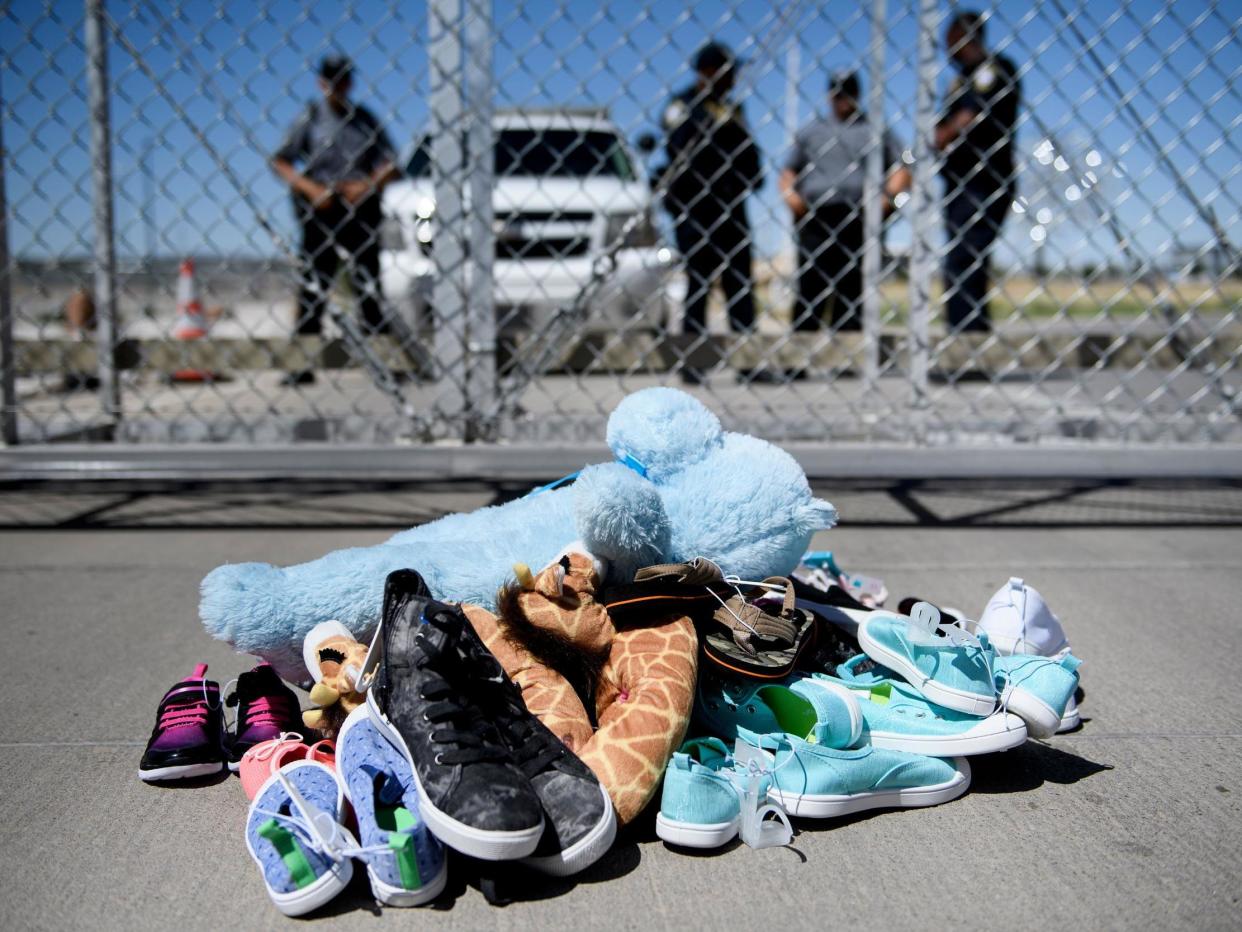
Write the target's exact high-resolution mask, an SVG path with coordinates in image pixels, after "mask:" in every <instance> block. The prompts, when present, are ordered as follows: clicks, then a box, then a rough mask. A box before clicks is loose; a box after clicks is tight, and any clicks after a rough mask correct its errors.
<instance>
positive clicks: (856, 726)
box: [139, 545, 1080, 916]
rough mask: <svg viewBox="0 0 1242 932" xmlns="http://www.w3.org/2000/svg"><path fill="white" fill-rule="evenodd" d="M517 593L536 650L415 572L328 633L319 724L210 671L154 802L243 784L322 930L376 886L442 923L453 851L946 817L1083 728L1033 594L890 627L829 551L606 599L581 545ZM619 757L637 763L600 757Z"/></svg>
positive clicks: (1016, 591)
mask: <svg viewBox="0 0 1242 932" xmlns="http://www.w3.org/2000/svg"><path fill="white" fill-rule="evenodd" d="M579 549H581V548H579ZM515 572H516V575H517V577H518V580H519V582H518V584H517V585H516V586H515V587H514V589H513V592H512V593H511V594H512V598H508V599H506V598H502V599H501V602H503V603H504V604H505V605H507V606H508V609H507V611H509V613H510V615H512V614H514V613H516V614H517V615H518V616H521V617H519V619H518V620H519V621H521V622H522V624H523V625H526V627H521V626H518V627H516V628H515V627H513V626H512V622H513V618H511V617H510V618H504V617H499V616H493V615H491V614H489V613H486V612H483V611H481V610H480V609H478V607H477V606H470V605H464V606H463V605H458V604H452V603H445V602H441V601H437V600H435V599H433V598H431V596H430V594H429V592H428V590H427V587H426V586H425V584H424V582H423V579H422V577H421V576H419V574H418V573H417V572H415V571H413V570H399V571H397V572H393V573H391V574H390V575H388V577H387V579H386V583H385V587H384V597H383V606H382V618H381V622H380V625H379V628H378V630H377V632H376V634H375V637H374V639H373V640H372V641H371V643H370V644H369V645H365V644H361V643H359V642H357V641H356V640H354V638H353V635H352V634H351V632H350V631H349V630H348V628H346V627H345V626H344V625H342V624H340V623H339V622H336V621H325V622H324V623H322V624H320V625H318V626H317V627H316V628H315V629H314V630H312V631H311V633H310V634H308V635H307V637H306V640H305V644H304V651H303V655H304V660H305V663H306V667H307V673H308V675H309V678H310V680H311V681H313V683H314V686H313V688H312V689H311V691H310V698H311V702H312V704H313V705H314V706H315V708H312V709H309V710H307V711H305V712H303V711H302V710H301V708H300V703H299V700H298V697H297V696H296V694H295V693H294V692H293V691H292V690H291V689H290V688H289V687H288V686H286V685H285V684H284V683H283V682H282V681H281V679H280V678H279V677H278V676H277V675H276V673H275V671H274V670H273V668H272V667H271V666H269V665H267V664H260V665H259V666H257V667H255V668H254V669H253V670H251V671H249V672H247V673H243V674H242V675H241V676H239V677H238V678H237V680H236V684H235V689H234V688H231V687H232V686H233V684H229V686H226V687H225V688H224V689H221V687H220V686H219V684H218V683H216V682H213V681H210V680H208V679H207V675H206V674H207V668H206V665H205V664H200V665H199V666H198V667H197V668H196V669H195V670H194V672H193V674H192V675H191V676H189V677H187V678H186V679H184V680H182V681H181V682H179V683H177V684H176V685H175V686H174V687H173V688H172V689H170V690H169V691H168V692H167V693H166V694H165V696H164V698H163V699H162V701H161V702H160V705H159V709H158V712H157V721H156V726H155V729H154V731H153V733H152V735H151V739H150V741H149V743H148V745H147V748H146V751H145V753H144V754H143V757H142V762H141V765H140V770H139V776H140V778H141V779H142V780H144V781H147V782H167V781H185V780H202V779H204V778H211V777H218V776H220V775H223V774H225V773H226V772H227V771H233V772H235V773H238V774H239V776H240V782H241V786H242V789H243V791H244V793H245V795H246V797H247V799H249V800H250V803H249V810H248V813H247V817H246V820H245V830H244V837H245V844H246V848H247V850H248V851H249V853H250V856H251V858H252V859H253V860H254V863H255V864H256V866H257V868H258V870H259V873H260V875H261V877H262V880H263V883H264V885H265V887H266V889H267V892H268V895H269V897H270V898H271V900H272V902H273V903H274V904H275V905H276V907H277V908H278V909H279V910H280V911H281V912H283V913H285V914H286V915H290V916H298V915H304V914H306V913H308V912H311V911H312V910H315V909H317V908H319V907H320V906H322V905H324V904H326V903H327V902H329V901H330V900H332V899H333V898H334V897H336V896H337V895H338V894H340V893H341V892H342V891H343V890H344V889H345V888H346V887H347V886H348V885H349V883H350V881H351V878H352V876H353V872H354V869H355V867H356V866H358V865H363V866H365V868H366V872H367V878H368V880H369V882H370V886H371V890H372V892H373V894H374V896H375V899H376V900H377V902H379V903H382V904H385V905H390V906H417V905H421V904H426V903H429V902H431V901H432V900H434V899H435V898H436V897H437V896H439V894H440V893H441V891H442V890H443V889H444V887H445V883H446V877H447V871H448V866H447V865H448V858H447V854H448V849H452V850H453V851H456V852H457V853H458V854H459V855H460V856H464V857H466V858H473V859H478V860H480V861H484V862H517V863H520V864H522V865H525V866H526V867H529V868H532V869H534V870H536V871H539V872H542V873H544V874H548V875H553V876H568V875H572V874H576V873H578V872H580V871H582V870H584V869H586V868H587V867H589V866H590V865H592V864H594V863H595V862H596V861H598V860H599V859H600V858H601V857H602V856H603V855H604V854H606V853H607V851H608V850H609V849H610V847H611V846H612V844H613V841H614V838H615V836H616V833H617V830H618V825H619V824H624V823H626V822H627V821H629V820H631V819H632V818H633V817H634V816H635V815H636V814H637V812H638V811H640V810H641V809H642V808H643V807H644V806H646V804H647V803H648V802H649V801H651V800H652V799H653V798H654V796H656V795H658V796H659V798H660V801H659V806H658V814H657V815H656V819H655V825H656V833H657V835H658V836H659V837H660V838H661V839H663V840H664V841H665V842H667V843H668V844H670V845H673V846H677V847H686V848H698V849H703V848H716V847H720V846H723V845H725V844H727V843H729V842H730V841H731V840H732V839H734V838H735V837H738V836H740V837H741V839H742V841H743V842H745V843H746V844H747V845H750V846H751V847H755V848H762V847H768V846H772V845H782V844H787V843H788V842H789V840H790V838H791V837H792V834H793V827H792V823H791V822H790V817H794V818H799V819H812V820H819V819H832V818H838V817H841V816H846V815H850V814H852V813H856V812H860V811H863V810H868V809H876V808H903V807H920V806H932V805H938V804H940V803H945V802H948V801H950V800H953V799H956V798H957V797H959V796H961V795H962V794H963V793H965V792H966V790H967V789H968V788H969V786H970V779H971V771H970V766H969V763H968V760H967V759H968V758H970V757H972V756H975V755H980V754H991V753H995V752H999V751H1005V750H1007V749H1010V748H1013V747H1016V746H1018V745H1020V744H1022V743H1023V742H1024V741H1026V740H1027V738H1028V736H1033V737H1046V736H1049V735H1052V734H1054V733H1055V732H1057V731H1063V730H1066V729H1069V728H1073V727H1076V726H1077V725H1078V724H1079V722H1080V717H1079V713H1078V710H1077V705H1076V702H1075V693H1076V691H1077V689H1078V667H1079V661H1078V660H1077V658H1075V657H1074V656H1073V654H1071V653H1070V650H1069V644H1068V641H1067V640H1066V638H1065V634H1064V631H1063V629H1062V627H1061V624H1060V621H1059V620H1058V619H1057V618H1056V616H1055V615H1054V614H1052V612H1051V610H1050V609H1049V608H1048V606H1047V605H1046V603H1045V602H1044V600H1043V599H1042V597H1041V596H1040V595H1039V593H1038V592H1036V591H1035V590H1034V589H1033V588H1031V587H1030V586H1027V585H1026V584H1025V583H1024V582H1023V581H1022V580H1020V579H1011V580H1010V581H1009V582H1008V583H1007V584H1006V585H1005V586H1003V587H1002V588H1001V589H1000V590H999V591H998V592H997V593H996V595H995V596H994V597H993V598H992V600H991V601H990V602H989V603H988V605H987V608H986V609H985V611H984V612H983V613H982V615H981V616H980V618H979V620H978V621H977V622H976V621H972V620H969V619H967V618H966V617H965V616H964V615H963V613H961V612H958V611H956V610H953V609H951V608H944V609H941V608H938V607H937V606H936V605H934V604H932V603H930V602H928V601H925V600H920V599H910V600H906V601H903V602H902V604H901V608H902V609H903V611H901V612H897V613H894V612H889V611H885V610H883V608H882V606H883V604H884V602H885V600H886V599H887V597H888V592H887V589H886V588H885V586H884V584H883V582H882V581H880V580H878V579H876V578H874V577H867V576H862V575H860V574H848V573H845V572H843V571H842V570H841V569H840V567H839V566H838V565H837V562H836V560H835V558H834V557H833V555H832V554H831V553H827V554H825V553H822V552H821V553H811V554H807V555H806V558H805V559H804V563H803V564H802V565H801V566H799V567H798V569H797V570H796V571H795V572H794V573H793V574H792V575H791V576H790V577H780V576H777V577H770V578H767V579H764V580H761V581H747V580H742V579H738V578H736V577H733V576H729V575H727V574H726V573H725V572H724V571H723V570H722V569H721V568H720V567H718V566H716V565H715V564H714V563H712V562H711V561H709V560H705V559H702V558H699V559H696V560H693V561H690V562H688V563H682V564H664V565H660V566H653V567H647V568H644V569H640V570H639V571H638V572H637V573H636V575H635V577H634V579H633V582H632V583H627V584H625V585H622V586H616V587H612V588H611V589H607V590H605V589H604V588H603V586H602V582H601V580H602V578H603V576H604V574H603V572H602V569H601V564H600V562H599V561H598V560H597V559H596V558H593V557H591V556H590V555H589V554H585V553H581V552H577V551H575V550H574V549H573V546H572V545H571V548H567V551H566V553H565V554H563V555H562V556H560V557H559V558H558V560H557V561H555V562H554V563H553V564H550V565H549V567H547V568H545V569H544V570H543V571H541V572H540V574H539V575H538V576H536V575H534V574H532V573H531V572H530V570H528V569H527V568H526V567H524V566H518V567H516V568H515ZM597 590H598V591H597ZM502 595H503V594H502ZM523 600H525V601H523ZM500 614H501V615H503V614H504V611H502V612H501V613H500ZM536 615H541V617H539V618H536V617H535V616H536ZM506 625H510V626H509V627H506ZM540 625H543V626H544V627H543V628H540ZM614 626H615V630H614ZM553 629H555V631H553ZM523 631H525V632H526V634H525V635H523V634H522V632H523ZM549 632H553V633H549ZM556 632H559V634H556V636H553V634H555V633H556ZM614 635H615V637H614ZM523 636H525V637H528V638H530V641H529V642H528V643H524V644H517V643H516V641H520V640H521V637H523ZM558 637H559V638H560V639H559V640H558V639H557V638H558ZM574 638H578V640H577V641H575V640H574ZM583 638H586V640H583ZM696 639H697V645H698V646H697V650H696V647H695V641H696ZM489 645H490V646H491V648H492V649H489ZM549 645H552V647H549ZM553 648H555V650H553ZM557 650H559V651H561V653H560V654H557V653H556V651H557ZM574 650H577V651H579V654H578V655H574V654H573V651H574ZM493 651H495V652H493ZM549 651H551V653H549ZM549 657H551V658H552V659H548V658H549ZM566 657H569V658H570V659H569V660H568V661H567V660H566ZM558 658H559V659H558ZM588 661H589V662H588ZM566 663H568V666H569V667H570V668H572V669H567V668H566V667H565V664H566ZM592 663H594V664H595V666H592V665H591V664H592ZM558 664H560V665H559V666H558ZM609 664H611V666H609ZM584 683H585V684H586V685H583V684H584ZM682 694H684V697H683V696H682ZM691 706H693V718H692V723H693V724H692V725H691V726H690V728H691V735H692V736H691V737H689V738H687V737H686V731H687V722H688V721H690V720H691V719H690V716H691ZM228 708H235V710H236V712H235V716H234V721H233V723H232V724H231V725H230V724H228V723H227V721H226V709H228ZM575 710H576V711H575ZM610 729H611V730H612V731H611V732H610ZM317 730H321V733H319V732H318V731H317ZM583 730H585V737H583ZM612 735H619V736H620V739H619V740H620V741H622V742H623V743H624V746H625V752H626V753H625V763H624V765H620V764H618V763H617V759H614V758H610V757H609V756H608V753H607V748H604V749H603V750H601V749H599V748H596V747H594V746H593V742H595V740H596V739H597V738H602V737H604V736H608V737H611V736H612ZM604 743H605V742H603V741H602V740H601V741H600V744H604ZM635 748H645V749H646V750H645V751H643V752H635V751H634V749H635ZM579 755H581V757H580V756H579ZM624 766H629V767H630V768H631V769H629V770H624ZM661 781H662V782H661ZM661 787H662V788H661Z"/></svg>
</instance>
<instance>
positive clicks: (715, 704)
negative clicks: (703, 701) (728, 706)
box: [707, 702, 720, 711]
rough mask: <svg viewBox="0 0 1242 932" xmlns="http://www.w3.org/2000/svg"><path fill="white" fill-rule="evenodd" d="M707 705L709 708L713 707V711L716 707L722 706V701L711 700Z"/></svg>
mask: <svg viewBox="0 0 1242 932" xmlns="http://www.w3.org/2000/svg"><path fill="white" fill-rule="evenodd" d="M707 707H708V708H709V709H711V710H712V711H715V710H716V709H719V708H720V703H718V702H709V703H708V704H707Z"/></svg>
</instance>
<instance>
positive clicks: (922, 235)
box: [909, 0, 939, 444]
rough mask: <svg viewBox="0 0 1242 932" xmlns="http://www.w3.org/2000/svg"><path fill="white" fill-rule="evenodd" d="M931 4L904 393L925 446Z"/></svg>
mask: <svg viewBox="0 0 1242 932" xmlns="http://www.w3.org/2000/svg"><path fill="white" fill-rule="evenodd" d="M936 7H937V3H936V0H919V19H918V24H919V26H918V28H919V38H918V70H917V74H916V80H917V81H918V90H917V96H916V98H915V101H916V103H915V113H914V185H913V187H912V188H911V192H910V194H911V197H910V217H911V219H910V226H911V237H910V321H909V331H910V388H911V415H912V418H911V419H912V421H913V423H912V424H911V427H912V434H913V438H914V440H915V441H916V442H917V443H920V444H922V443H926V441H927V409H928V394H927V392H928V378H927V376H928V368H929V356H930V351H931V342H930V338H929V330H930V328H929V323H930V318H931V279H932V275H933V274H934V273H935V264H934V261H933V260H934V252H933V249H932V244H931V228H932V216H931V211H932V208H933V206H934V204H935V198H934V197H933V196H932V192H931V185H932V176H933V168H934V167H935V166H934V164H933V161H934V158H935V156H934V153H933V151H932V145H931V143H932V135H933V133H935V130H936V114H935V109H934V108H935V98H934V94H935V88H936V27H937V24H938V20H939V15H938V12H937V9H936Z"/></svg>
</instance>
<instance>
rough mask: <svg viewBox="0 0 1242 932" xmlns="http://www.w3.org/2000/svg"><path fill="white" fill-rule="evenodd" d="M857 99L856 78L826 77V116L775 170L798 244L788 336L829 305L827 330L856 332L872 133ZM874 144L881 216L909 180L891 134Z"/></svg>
mask: <svg viewBox="0 0 1242 932" xmlns="http://www.w3.org/2000/svg"><path fill="white" fill-rule="evenodd" d="M860 99H861V84H860V82H859V80H858V75H856V74H853V73H842V74H836V75H833V76H832V77H831V78H829V80H828V101H829V104H830V105H831V107H832V113H831V114H828V115H824V116H820V117H817V118H816V119H814V120H812V121H811V122H810V123H808V124H807V125H806V126H804V127H802V128H801V129H799V130H798V132H797V134H796V135H795V136H794V144H793V148H792V149H791V150H790V153H789V158H788V160H787V161H786V162H785V167H784V169H783V170H782V171H781V176H780V189H781V197H782V198H783V199H784V201H785V205H786V206H787V207H788V208H789V212H790V213H791V214H792V215H793V220H794V230H795V232H796V234H797V240H798V303H797V306H796V309H795V313H794V329H796V330H816V329H818V328H820V327H822V326H823V318H822V316H821V314H822V310H823V308H824V306H825V304H826V303H827V302H828V300H829V299H831V300H832V325H833V327H834V328H835V329H839V330H860V329H862V294H863V277H862V251H863V180H864V178H865V177H866V160H867V153H868V152H869V151H870V149H871V141H872V140H871V134H872V133H871V124H870V121H869V120H868V118H867V114H866V113H864V112H863V110H862V108H861V107H860V106H859V103H858V102H859V100H860ZM882 146H883V150H884V151H883V159H884V165H885V172H886V177H887V180H886V181H885V183H884V187H883V195H884V210H885V213H886V214H888V213H890V212H891V211H892V210H893V198H894V197H896V195H898V194H900V193H901V192H902V191H905V190H907V189H908V188H909V187H910V181H911V177H910V170H909V169H908V168H906V166H905V165H903V164H902V161H901V147H900V146H899V145H898V144H897V141H896V139H895V138H894V137H893V135H892V134H891V133H887V132H886V133H885V134H884V136H883V139H882Z"/></svg>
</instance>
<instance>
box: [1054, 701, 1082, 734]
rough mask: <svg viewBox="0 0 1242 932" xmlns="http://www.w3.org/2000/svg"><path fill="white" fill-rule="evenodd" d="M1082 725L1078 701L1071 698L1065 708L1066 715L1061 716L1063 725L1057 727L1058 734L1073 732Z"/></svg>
mask: <svg viewBox="0 0 1242 932" xmlns="http://www.w3.org/2000/svg"><path fill="white" fill-rule="evenodd" d="M1081 724H1082V716H1081V715H1080V714H1079V713H1078V700H1077V699H1074V698H1073V697H1072V696H1071V697H1070V701H1069V704H1068V705H1067V706H1066V707H1065V714H1064V715H1062V716H1061V724H1060V725H1058V726H1057V734H1058V735H1059V734H1062V733H1063V732H1067V731H1073V730H1074V729H1075V728H1077V727H1078V726H1079V725H1081Z"/></svg>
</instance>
